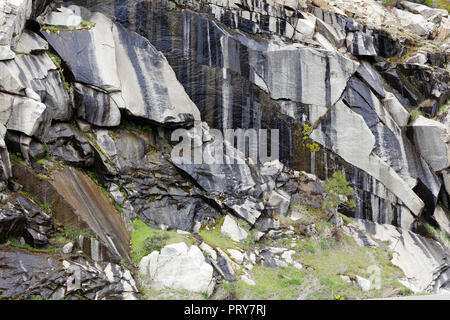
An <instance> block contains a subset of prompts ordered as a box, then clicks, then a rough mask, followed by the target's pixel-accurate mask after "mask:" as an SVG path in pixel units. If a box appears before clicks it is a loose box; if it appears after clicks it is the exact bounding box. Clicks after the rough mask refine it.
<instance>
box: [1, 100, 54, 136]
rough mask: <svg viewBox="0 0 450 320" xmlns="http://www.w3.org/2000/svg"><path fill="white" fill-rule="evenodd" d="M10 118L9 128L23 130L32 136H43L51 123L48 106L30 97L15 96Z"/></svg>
mask: <svg viewBox="0 0 450 320" xmlns="http://www.w3.org/2000/svg"><path fill="white" fill-rule="evenodd" d="M10 108H11V114H10V117H9V120H8V124H7V128H8V130H14V131H19V132H22V133H24V134H26V135H28V136H30V137H33V136H34V137H38V138H40V137H42V136H44V135H45V133H46V132H47V130H48V128H49V127H50V124H51V120H52V119H51V115H50V113H49V111H48V109H47V106H46V105H45V104H43V103H41V102H37V101H35V100H32V99H28V98H21V97H15V98H14V99H13V102H12V105H11V106H10Z"/></svg>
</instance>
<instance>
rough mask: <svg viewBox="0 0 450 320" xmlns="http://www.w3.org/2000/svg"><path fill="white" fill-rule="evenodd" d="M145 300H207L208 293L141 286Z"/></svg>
mask: <svg viewBox="0 0 450 320" xmlns="http://www.w3.org/2000/svg"><path fill="white" fill-rule="evenodd" d="M139 290H140V292H141V293H142V294H143V295H144V299H145V300H206V299H207V294H206V293H194V292H189V291H187V290H175V289H169V288H166V289H163V290H155V289H150V288H144V287H141V288H139Z"/></svg>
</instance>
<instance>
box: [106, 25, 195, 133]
mask: <svg viewBox="0 0 450 320" xmlns="http://www.w3.org/2000/svg"><path fill="white" fill-rule="evenodd" d="M113 37H114V41H115V45H116V58H117V68H118V75H119V78H120V79H121V82H122V87H121V90H122V97H123V99H124V100H125V103H126V111H127V112H128V113H129V114H131V115H133V116H136V117H141V118H145V119H150V120H153V121H156V122H159V123H162V124H165V125H180V124H185V123H190V124H192V123H193V121H194V120H200V113H199V111H198V109H197V107H196V106H195V104H194V103H193V102H192V101H191V99H190V98H189V97H188V95H187V94H186V93H185V91H184V88H183V86H182V85H181V84H180V83H179V82H178V80H177V78H176V75H175V73H174V72H173V70H172V68H171V67H170V65H169V63H168V62H167V60H166V58H165V57H164V55H163V54H162V53H160V52H158V51H157V50H156V49H155V48H154V47H153V46H152V45H151V44H150V42H149V41H148V40H147V39H145V38H143V37H141V36H139V35H138V34H136V33H130V32H128V31H126V30H125V29H124V28H123V27H121V26H120V25H118V24H115V25H114V27H113ZM144 70H145V71H144Z"/></svg>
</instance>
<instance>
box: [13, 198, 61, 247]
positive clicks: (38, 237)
mask: <svg viewBox="0 0 450 320" xmlns="http://www.w3.org/2000/svg"><path fill="white" fill-rule="evenodd" d="M17 202H18V204H19V207H20V208H21V209H22V210H23V212H24V213H25V218H26V224H25V230H24V231H25V232H24V235H23V236H24V239H25V241H26V242H27V243H28V244H29V245H31V246H32V247H34V248H40V247H43V246H45V245H47V244H48V238H49V236H50V230H51V227H52V222H53V220H52V218H51V217H50V216H49V215H48V214H47V213H45V212H44V211H43V210H42V209H41V208H40V207H39V206H38V205H37V204H36V203H34V202H33V201H32V200H29V199H27V198H25V197H23V196H18V197H17Z"/></svg>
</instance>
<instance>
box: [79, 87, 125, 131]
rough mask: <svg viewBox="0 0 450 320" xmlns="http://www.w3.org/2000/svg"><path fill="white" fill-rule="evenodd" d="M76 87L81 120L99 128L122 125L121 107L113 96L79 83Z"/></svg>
mask: <svg viewBox="0 0 450 320" xmlns="http://www.w3.org/2000/svg"><path fill="white" fill-rule="evenodd" d="M74 87H75V90H74V96H75V105H76V109H77V115H78V117H79V118H80V119H84V120H86V121H87V122H89V123H91V124H93V125H96V126H99V127H115V126H118V125H119V124H120V119H121V114H120V110H119V106H118V105H117V103H116V101H115V100H114V98H113V96H112V95H109V94H107V93H104V92H102V91H99V90H96V89H94V88H92V87H88V86H84V85H82V84H79V83H76V84H75V85H74Z"/></svg>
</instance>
